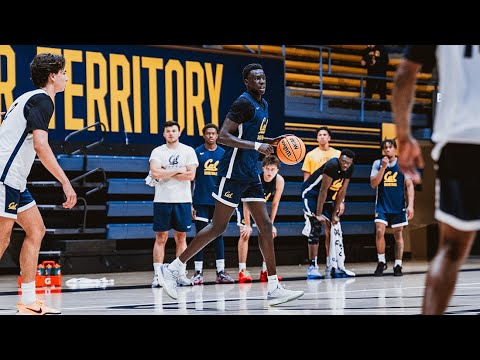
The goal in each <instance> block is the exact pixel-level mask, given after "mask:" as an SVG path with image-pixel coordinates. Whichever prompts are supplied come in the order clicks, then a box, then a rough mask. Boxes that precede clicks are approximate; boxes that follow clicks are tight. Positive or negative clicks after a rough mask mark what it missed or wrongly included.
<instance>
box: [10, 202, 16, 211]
mask: <svg viewBox="0 0 480 360" xmlns="http://www.w3.org/2000/svg"><path fill="white" fill-rule="evenodd" d="M17 206H18V204H17V203H16V202H15V201H12V202H11V203H10V204H8V210H17Z"/></svg>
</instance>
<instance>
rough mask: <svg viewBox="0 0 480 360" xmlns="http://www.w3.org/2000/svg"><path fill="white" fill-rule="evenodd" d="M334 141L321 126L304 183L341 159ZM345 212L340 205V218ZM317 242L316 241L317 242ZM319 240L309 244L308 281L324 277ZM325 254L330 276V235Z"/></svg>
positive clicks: (308, 157)
mask: <svg viewBox="0 0 480 360" xmlns="http://www.w3.org/2000/svg"><path fill="white" fill-rule="evenodd" d="M331 140H332V132H331V130H330V129H329V128H328V127H327V126H320V127H319V128H318V129H317V142H318V147H316V148H315V149H313V150H310V151H309V152H308V153H307V155H305V160H304V161H303V165H302V171H303V181H307V179H308V178H309V177H310V176H311V175H312V174H313V173H314V172H315V171H316V170H317V169H319V168H321V167H322V165H323V164H325V163H326V162H327V161H328V160H330V159H332V158H339V157H340V150H338V149H335V148H334V147H332V146H330V141H331ZM344 211H345V204H343V203H342V204H341V205H340V213H339V216H342V214H343V212H344ZM315 241H316V240H315ZM319 241H320V240H318V241H317V242H310V241H309V242H308V259H309V261H310V266H309V267H308V269H307V279H321V278H322V277H323V276H322V274H321V273H320V270H319V269H318V262H317V258H318V244H319ZM325 253H326V262H325V274H330V272H331V271H332V267H331V266H330V256H329V254H330V234H329V233H328V234H327V233H325Z"/></svg>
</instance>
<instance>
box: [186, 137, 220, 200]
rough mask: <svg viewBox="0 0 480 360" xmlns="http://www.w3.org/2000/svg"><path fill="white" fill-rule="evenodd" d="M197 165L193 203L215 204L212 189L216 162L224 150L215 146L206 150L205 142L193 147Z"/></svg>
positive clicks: (216, 172)
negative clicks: (213, 148)
mask: <svg viewBox="0 0 480 360" xmlns="http://www.w3.org/2000/svg"><path fill="white" fill-rule="evenodd" d="M195 153H196V154H197V158H198V163H199V164H198V166H197V170H196V174H195V187H194V189H193V204H194V205H215V199H214V198H213V196H212V191H214V189H215V182H216V180H217V175H218V164H219V162H220V159H221V158H222V156H223V154H224V153H225V150H224V149H223V148H221V147H220V146H217V148H216V149H215V150H208V149H207V148H206V147H205V144H202V145H200V146H199V147H197V148H196V149H195Z"/></svg>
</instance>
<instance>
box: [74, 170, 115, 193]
mask: <svg viewBox="0 0 480 360" xmlns="http://www.w3.org/2000/svg"><path fill="white" fill-rule="evenodd" d="M96 172H100V173H101V174H102V175H103V182H102V183H101V184H100V185H99V186H97V187H96V188H94V189H91V190H88V191H87V192H86V193H85V195H86V196H88V195H91V194H93V193H95V192H97V191H99V190H100V189H103V188H104V187H106V186H107V174H106V173H105V170H103V169H102V168H96V169H93V170H90V171H89V172H86V173H85V174H82V175H79V176H77V177H76V178H74V179H72V180H70V183H74V182H77V181H79V180H82V179H83V184H85V179H86V178H87V176H90V175H92V174H94V173H96Z"/></svg>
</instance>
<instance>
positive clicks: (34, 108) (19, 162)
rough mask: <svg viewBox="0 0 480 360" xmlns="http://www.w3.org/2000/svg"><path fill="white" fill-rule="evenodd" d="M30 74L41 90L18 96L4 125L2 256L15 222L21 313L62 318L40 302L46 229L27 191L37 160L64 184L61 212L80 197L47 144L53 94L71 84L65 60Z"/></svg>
mask: <svg viewBox="0 0 480 360" xmlns="http://www.w3.org/2000/svg"><path fill="white" fill-rule="evenodd" d="M30 75H31V79H32V82H33V84H34V85H35V86H36V87H37V88H38V89H37V90H32V91H29V92H26V93H24V94H23V95H21V96H20V97H18V98H17V99H16V100H15V101H14V102H13V104H12V105H11V106H10V108H9V109H8V111H7V113H6V114H5V115H4V117H3V122H2V125H1V126H0V257H1V256H3V253H4V252H5V250H6V249H7V247H8V244H9V243H10V236H11V234H12V228H13V225H14V223H15V222H16V223H18V224H19V225H20V226H21V227H22V228H23V230H25V240H24V242H23V245H22V248H21V251H20V270H21V273H22V284H21V289H22V295H21V301H20V302H19V303H18V305H17V313H18V314H28V315H44V314H60V310H57V309H53V308H50V307H48V306H46V305H45V303H44V302H43V301H40V300H38V299H37V298H36V293H35V274H36V270H37V262H38V253H39V251H40V246H41V244H42V239H43V237H44V235H45V225H44V223H43V219H42V216H41V214H40V211H39V210H38V207H37V205H36V203H35V200H34V199H33V198H32V195H31V194H30V192H29V191H28V189H27V177H28V175H29V174H30V170H31V168H32V165H33V162H34V160H35V156H36V155H38V158H39V159H40V161H41V162H42V164H43V165H44V166H45V168H46V169H47V170H48V171H49V172H50V173H51V174H52V175H53V176H54V177H55V178H56V179H57V180H58V181H59V182H60V183H61V184H62V188H63V192H64V194H65V197H66V200H65V202H64V203H63V204H62V205H63V207H64V208H66V209H71V208H72V207H73V206H75V204H76V203H77V194H76V193H75V191H74V190H73V188H72V185H71V184H70V181H69V180H68V178H67V176H66V175H65V173H64V171H63V170H62V168H61V167H60V165H59V164H58V162H57V159H56V158H55V155H54V154H53V151H52V149H51V147H50V145H49V143H48V124H49V122H50V119H51V117H52V115H53V112H54V109H55V105H54V99H55V95H56V93H58V92H62V91H64V90H65V86H66V85H67V81H68V76H67V75H66V73H65V58H64V57H63V56H62V55H55V54H49V53H43V54H38V55H36V56H35V58H34V59H33V60H32V62H31V63H30Z"/></svg>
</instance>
